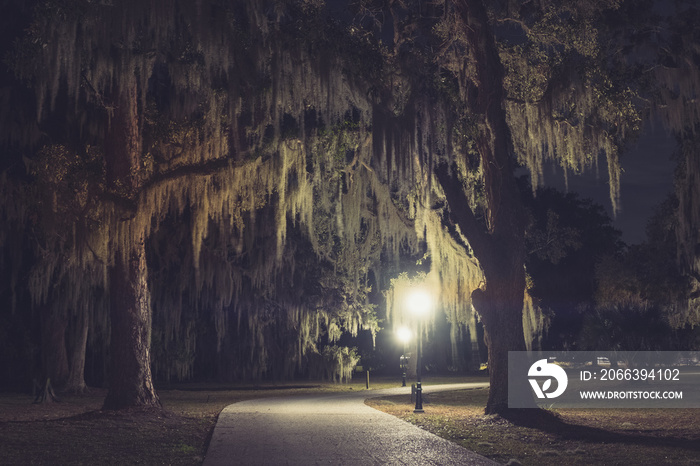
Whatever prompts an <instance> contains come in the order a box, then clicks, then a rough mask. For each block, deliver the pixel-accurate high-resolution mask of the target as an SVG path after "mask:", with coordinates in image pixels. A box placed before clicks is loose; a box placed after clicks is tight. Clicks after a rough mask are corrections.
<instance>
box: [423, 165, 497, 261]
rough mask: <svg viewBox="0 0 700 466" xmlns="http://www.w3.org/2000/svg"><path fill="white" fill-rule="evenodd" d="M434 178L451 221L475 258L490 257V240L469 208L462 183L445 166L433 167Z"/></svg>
mask: <svg viewBox="0 0 700 466" xmlns="http://www.w3.org/2000/svg"><path fill="white" fill-rule="evenodd" d="M435 176H436V177H437V179H438V181H439V182H440V185H441V186H442V190H443V191H444V193H445V198H446V199H447V205H448V206H449V208H450V215H451V217H452V220H453V221H454V222H455V223H456V224H457V225H459V228H460V230H462V233H463V234H464V236H465V237H466V238H467V240H468V241H469V245H470V246H471V247H472V249H473V250H474V254H475V255H476V257H491V254H490V251H491V247H492V246H491V243H492V241H491V238H490V236H489V234H488V233H487V232H486V231H485V230H484V227H483V226H482V225H480V224H479V222H478V221H477V220H476V217H475V216H474V212H472V210H471V208H470V207H469V200H468V199H467V196H466V195H465V194H464V191H463V190H462V183H461V182H460V181H459V179H458V178H457V176H456V175H455V174H451V173H450V170H449V167H448V166H447V164H442V165H438V166H437V167H435Z"/></svg>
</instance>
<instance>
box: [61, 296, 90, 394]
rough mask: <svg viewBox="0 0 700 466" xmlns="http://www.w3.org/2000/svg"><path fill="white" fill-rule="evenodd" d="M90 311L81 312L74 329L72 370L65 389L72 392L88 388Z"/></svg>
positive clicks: (71, 358)
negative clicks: (87, 365)
mask: <svg viewBox="0 0 700 466" xmlns="http://www.w3.org/2000/svg"><path fill="white" fill-rule="evenodd" d="M88 321H89V319H88V313H87V310H83V311H82V312H79V314H78V316H76V318H75V322H74V323H75V328H74V329H73V331H72V334H73V341H72V348H71V354H70V372H69V373H68V380H67V381H66V384H65V386H64V387H63V391H66V392H71V393H83V392H84V391H85V390H86V389H87V385H86V384H85V350H86V348H87V337H88V327H89V325H88Z"/></svg>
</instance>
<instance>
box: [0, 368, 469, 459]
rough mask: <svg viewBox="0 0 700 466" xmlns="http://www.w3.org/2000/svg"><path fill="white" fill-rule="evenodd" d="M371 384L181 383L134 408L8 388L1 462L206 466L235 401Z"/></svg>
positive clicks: (94, 392)
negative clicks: (38, 400)
mask: <svg viewBox="0 0 700 466" xmlns="http://www.w3.org/2000/svg"><path fill="white" fill-rule="evenodd" d="M448 381H450V382H454V381H455V379H448ZM460 381H461V380H460ZM396 386H398V382H397V380H396V379H395V378H394V379H375V378H374V377H372V380H371V388H389V387H396ZM364 389H365V379H364V376H361V377H360V376H358V377H356V378H355V380H354V381H353V382H351V383H348V384H332V383H315V382H308V383H295V384H293V385H292V384H287V385H272V384H264V385H257V386H245V385H240V384H235V385H222V384H200V385H195V384H180V385H177V386H174V387H171V388H163V387H161V388H159V389H158V395H159V397H160V399H161V402H162V404H163V408H164V409H163V410H159V411H153V410H147V411H142V410H132V411H127V412H111V411H101V409H100V408H101V407H102V403H103V401H104V399H105V396H106V394H107V390H105V389H91V390H90V391H89V392H88V393H86V394H83V395H60V394H59V397H60V399H61V401H60V402H58V403H44V404H32V400H33V397H32V396H31V395H28V394H9V393H0V465H27V464H34V465H59V464H60V465H66V464H70V465H78V464H84V465H91V466H92V465H97V464H99V465H106V464H109V465H116V464H119V465H122V464H146V465H157V464H168V465H199V464H201V463H202V461H203V459H204V455H205V454H206V451H207V447H208V445H209V440H210V438H211V434H212V432H213V430H214V425H215V424H216V420H217V417H218V415H219V413H220V412H221V410H222V409H223V408H224V407H225V406H227V405H229V404H231V403H235V402H237V401H243V400H248V399H253V398H262V397H270V396H285V395H294V394H303V393H319V392H328V391H343V390H364Z"/></svg>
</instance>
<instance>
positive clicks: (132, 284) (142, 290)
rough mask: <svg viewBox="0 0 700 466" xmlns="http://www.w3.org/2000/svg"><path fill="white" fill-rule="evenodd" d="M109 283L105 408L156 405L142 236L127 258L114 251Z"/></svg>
mask: <svg viewBox="0 0 700 466" xmlns="http://www.w3.org/2000/svg"><path fill="white" fill-rule="evenodd" d="M109 285H110V305H111V314H110V316H111V320H112V323H111V324H112V336H111V346H110V355H111V366H110V379H109V380H110V383H109V392H108V393H107V398H106V399H105V402H104V409H124V408H130V407H158V406H160V401H159V400H158V396H157V395H156V392H155V388H154V387H153V377H152V375H151V355H150V348H151V306H150V300H149V294H148V280H147V273H146V250H145V247H144V241H143V240H142V241H141V243H140V245H139V247H138V248H137V249H136V250H135V251H133V252H131V253H130V254H129V255H128V257H126V258H124V257H121V253H120V252H117V254H116V257H115V259H114V267H113V269H112V271H111V273H110V279H109Z"/></svg>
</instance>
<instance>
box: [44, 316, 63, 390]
mask: <svg viewBox="0 0 700 466" xmlns="http://www.w3.org/2000/svg"><path fill="white" fill-rule="evenodd" d="M42 314H43V317H42V321H41V353H42V357H41V365H42V374H41V376H42V378H43V380H46V379H51V380H52V381H53V382H52V383H53V385H54V386H57V387H58V386H61V385H62V384H64V383H65V381H66V379H67V378H68V353H67V351H66V327H67V326H68V321H67V319H66V317H65V316H64V315H63V314H62V313H61V312H59V311H56V310H55V309H52V307H51V306H50V305H48V304H47V305H44V306H43V308H42Z"/></svg>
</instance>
